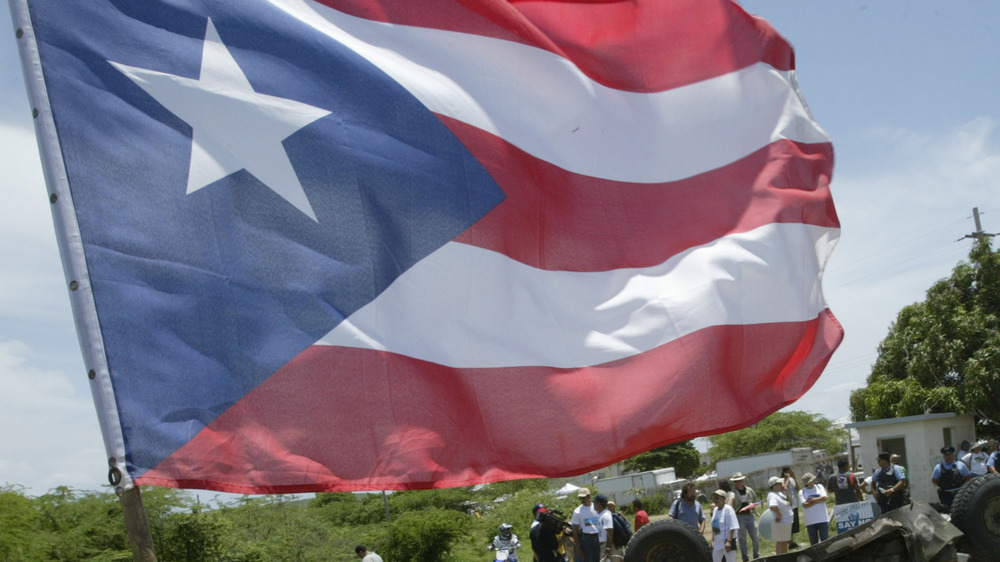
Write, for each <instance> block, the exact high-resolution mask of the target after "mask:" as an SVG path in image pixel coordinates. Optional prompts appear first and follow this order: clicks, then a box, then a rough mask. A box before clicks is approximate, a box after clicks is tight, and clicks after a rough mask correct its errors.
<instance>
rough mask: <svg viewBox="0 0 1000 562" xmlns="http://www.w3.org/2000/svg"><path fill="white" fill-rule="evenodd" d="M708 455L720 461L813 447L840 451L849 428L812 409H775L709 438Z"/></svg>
mask: <svg viewBox="0 0 1000 562" xmlns="http://www.w3.org/2000/svg"><path fill="white" fill-rule="evenodd" d="M708 439H709V441H710V442H711V446H710V447H709V448H708V455H709V456H710V457H711V458H712V460H713V461H715V462H718V461H720V460H723V459H729V458H732V457H744V456H749V455H759V454H762V453H773V452H777V451H787V450H788V449H792V448H795V447H809V448H810V449H814V450H816V449H820V450H824V451H827V452H830V453H834V452H837V451H840V449H841V446H842V443H843V442H844V441H846V440H847V431H846V430H845V429H843V428H840V427H837V426H835V425H834V424H833V422H832V421H830V420H829V419H827V418H825V417H823V416H821V415H819V414H813V413H809V412H797V411H793V412H775V413H773V414H771V415H770V416H768V417H766V418H764V419H762V420H761V421H759V422H757V423H756V424H754V425H752V426H750V427H746V428H743V429H740V430H737V431H730V432H729V433H722V434H719V435H714V436H712V437H709V438H708Z"/></svg>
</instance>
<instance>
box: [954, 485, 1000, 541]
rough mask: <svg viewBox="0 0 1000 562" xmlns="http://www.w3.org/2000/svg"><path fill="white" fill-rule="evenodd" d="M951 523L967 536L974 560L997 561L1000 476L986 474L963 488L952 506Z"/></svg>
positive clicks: (999, 525) (999, 529)
mask: <svg viewBox="0 0 1000 562" xmlns="http://www.w3.org/2000/svg"><path fill="white" fill-rule="evenodd" d="M951 523H952V525H954V526H956V527H958V529H959V530H960V531H962V532H963V533H965V541H964V543H965V545H966V546H967V548H968V550H969V554H971V555H972V557H973V559H974V560H995V559H996V556H997V553H998V552H1000V474H986V475H984V476H979V477H977V478H975V479H974V480H971V481H969V483H968V484H966V485H965V486H963V487H962V488H961V489H960V490H959V491H958V493H957V494H955V500H954V501H953V502H952V504H951Z"/></svg>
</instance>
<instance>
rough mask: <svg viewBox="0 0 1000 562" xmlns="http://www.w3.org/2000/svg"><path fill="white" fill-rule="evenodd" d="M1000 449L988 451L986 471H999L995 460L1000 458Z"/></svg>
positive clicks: (990, 472)
mask: <svg viewBox="0 0 1000 562" xmlns="http://www.w3.org/2000/svg"><path fill="white" fill-rule="evenodd" d="M997 453H1000V450H996V451H993V452H992V453H990V458H989V459H988V460H987V461H986V472H987V473H988V474H997V473H1000V467H998V466H997V461H998V460H1000V454H997Z"/></svg>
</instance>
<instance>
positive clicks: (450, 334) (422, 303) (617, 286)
mask: <svg viewBox="0 0 1000 562" xmlns="http://www.w3.org/2000/svg"><path fill="white" fill-rule="evenodd" d="M838 236H839V229H835V228H823V227H817V226H810V225H802V224H771V225H767V226H764V227H761V228H758V229H756V230H753V231H750V232H745V233H740V234H733V235H730V236H726V237H723V238H720V239H719V240H716V241H714V242H713V243H710V244H707V245H704V246H700V247H696V248H692V249H690V250H688V251H685V252H683V253H681V254H678V255H676V256H673V257H672V258H670V259H669V260H667V261H666V262H665V263H663V264H660V265H657V266H655V267H649V268H643V269H618V270H612V271H599V272H583V273H581V272H566V271H545V270H540V269H535V268H533V267H529V266H526V265H524V264H522V263H520V262H517V261H514V260H512V259H510V258H507V257H506V256H503V255H502V254H498V253H496V252H492V251H489V250H484V249H482V248H478V247H474V246H468V245H465V244H458V243H454V242H453V243H449V244H447V245H445V246H444V247H442V248H441V249H440V250H438V251H437V252H435V253H433V254H431V255H430V256H428V257H427V258H425V259H424V260H422V261H421V262H419V263H417V264H416V265H415V266H413V267H412V268H411V269H410V270H409V271H407V272H406V273H405V274H403V275H402V276H400V277H399V278H398V279H397V280H396V281H395V283H393V284H392V285H391V286H390V287H389V288H388V289H387V290H386V291H384V292H383V293H382V294H381V295H379V296H378V297H377V298H376V299H375V300H374V301H372V302H371V303H369V304H368V305H367V306H365V307H364V308H362V309H360V310H358V311H357V312H355V313H354V314H353V315H351V317H350V318H348V319H347V320H345V321H344V322H343V323H341V324H340V325H339V326H338V327H337V328H335V329H334V330H333V331H331V332H330V333H329V334H327V335H326V336H325V337H324V338H323V339H321V340H320V341H319V342H317V345H337V346H344V347H358V348H368V349H377V350H385V351H390V352H393V353H399V354H402V355H407V356H410V357H414V358H417V359H422V360H425V361H431V362H434V363H439V364H442V365H447V366H451V367H469V368H474V367H512V366H527V365H535V366H551V367H565V368H572V367H582V366H587V365H597V364H601V363H606V362H608V361H613V360H616V359H621V358H625V357H630V356H632V355H636V354H639V353H642V352H644V351H648V350H650V349H653V348H656V347H658V346H661V345H663V344H665V343H667V342H670V341H672V340H675V339H677V338H680V337H682V336H684V335H686V334H690V333H693V332H695V331H697V330H700V329H703V328H706V327H710V326H717V325H737V324H759V323H771V322H799V321H807V320H813V319H815V318H816V316H817V315H818V314H819V313H820V312H822V311H823V310H824V309H825V308H826V305H825V303H824V301H823V297H822V292H821V291H822V287H821V279H822V267H823V265H824V264H825V262H826V258H827V256H828V255H829V254H830V252H831V251H832V250H833V246H834V245H835V244H836V240H837V237H838Z"/></svg>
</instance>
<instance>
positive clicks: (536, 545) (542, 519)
mask: <svg viewBox="0 0 1000 562" xmlns="http://www.w3.org/2000/svg"><path fill="white" fill-rule="evenodd" d="M533 511H534V513H535V522H534V523H532V524H531V532H530V533H529V534H528V537H529V538H530V539H531V550H532V552H534V553H535V560H536V562H566V558H565V557H564V556H563V554H562V553H561V552H560V551H559V550H560V549H559V546H560V543H559V534H560V533H561V532H562V531H563V525H564V524H565V521H560V520H559V518H558V517H555V516H554V514H553V513H552V512H551V511H550V510H549V509H548V508H547V507H545V506H544V505H542V504H538V505H536V506H535V508H534V510H533Z"/></svg>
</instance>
